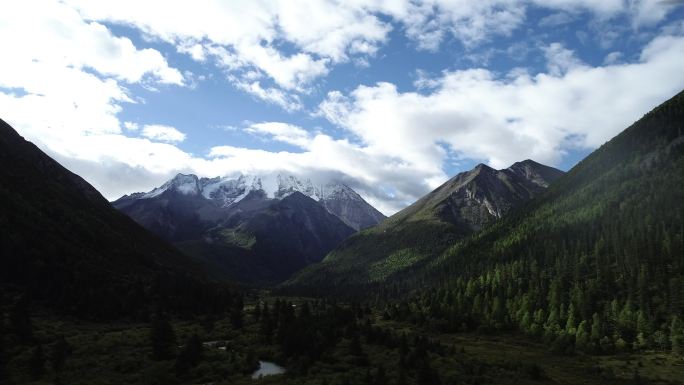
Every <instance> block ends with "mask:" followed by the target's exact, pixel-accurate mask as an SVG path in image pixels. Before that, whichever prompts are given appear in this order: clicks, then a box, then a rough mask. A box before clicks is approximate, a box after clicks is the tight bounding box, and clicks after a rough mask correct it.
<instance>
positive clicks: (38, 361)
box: [29, 345, 45, 379]
mask: <svg viewBox="0 0 684 385" xmlns="http://www.w3.org/2000/svg"><path fill="white" fill-rule="evenodd" d="M29 366H30V369H31V376H33V378H34V379H38V378H41V377H43V374H45V354H44V353H43V345H38V346H36V347H35V348H33V352H32V353H31V359H30V360H29Z"/></svg>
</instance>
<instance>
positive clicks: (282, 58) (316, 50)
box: [0, 0, 684, 214]
mask: <svg viewBox="0 0 684 385" xmlns="http://www.w3.org/2000/svg"><path fill="white" fill-rule="evenodd" d="M297 1H300V0H297ZM301 1H302V3H300V2H295V1H293V0H282V1H246V2H239V1H233V2H224V1H218V0H216V1H209V0H208V1H205V2H202V3H201V4H200V5H198V4H190V3H188V2H181V1H164V2H161V1H146V2H134V1H132V0H122V1H117V2H109V3H107V4H104V3H102V2H93V1H86V0H65V1H64V2H56V1H47V0H44V1H32V2H21V3H16V4H15V3H12V4H5V3H0V46H2V47H3V53H5V55H4V56H3V58H2V60H0V87H2V88H3V90H2V91H0V114H1V115H2V116H3V118H6V120H8V121H9V122H10V123H11V124H12V125H13V126H14V127H16V128H17V129H18V130H19V131H20V133H22V134H23V135H25V136H27V138H28V139H30V140H33V141H35V142H37V143H38V144H39V145H40V146H41V147H42V148H44V149H46V150H47V151H49V152H50V154H51V155H53V156H55V157H57V158H58V159H59V160H61V161H62V162H64V163H65V164H66V165H67V166H68V167H72V168H73V169H74V171H77V172H79V173H83V175H84V176H85V177H86V178H88V180H90V181H91V182H93V183H94V184H95V185H96V187H98V188H99V189H100V190H101V191H102V192H103V193H105V195H106V196H107V197H108V198H116V197H117V195H119V194H120V193H121V192H124V191H127V192H130V191H132V190H133V189H135V190H147V189H150V188H152V187H153V186H155V185H158V184H159V183H160V182H161V181H163V180H164V179H166V178H168V177H169V176H171V175H172V174H173V173H175V172H179V171H183V172H194V173H197V174H200V175H204V176H215V175H225V174H232V173H237V172H264V173H268V172H274V171H276V170H282V171H288V172H292V173H306V174H312V175H320V176H321V177H323V176H327V177H330V176H334V177H340V178H348V180H349V181H350V182H349V183H350V184H354V186H353V187H355V188H357V189H358V190H359V191H360V192H361V193H362V194H363V195H364V197H366V198H368V200H369V201H370V202H371V203H373V204H375V205H377V206H378V208H380V209H381V210H383V211H384V212H385V213H388V214H389V213H392V212H393V211H396V210H397V209H399V208H401V207H402V206H404V205H405V204H406V203H408V202H410V201H412V200H414V199H416V198H417V197H419V196H420V195H422V194H423V193H425V192H426V191H428V190H429V189H431V188H434V187H436V186H437V185H438V184H439V183H440V182H442V181H444V180H445V179H446V178H447V177H448V175H446V173H445V171H444V165H445V162H447V161H451V160H453V159H456V160H458V159H460V158H471V159H478V160H480V159H481V160H485V161H487V162H489V163H490V164H491V165H493V166H496V167H504V166H507V165H509V164H510V163H512V162H514V161H517V160H520V159H522V158H527V157H530V158H533V159H536V160H539V161H542V162H545V163H550V164H556V163H557V162H558V161H559V160H560V159H561V158H562V156H563V154H564V152H565V151H567V149H568V148H570V147H571V146H580V147H587V148H593V147H596V146H598V145H600V144H601V143H603V141H605V140H606V139H608V138H609V137H611V136H612V135H614V134H615V133H617V132H618V131H619V130H620V129H622V128H624V127H625V126H627V125H628V124H629V123H630V122H631V121H633V120H635V119H637V118H638V117H639V116H640V115H641V114H642V113H643V112H645V111H646V110H648V109H649V108H651V107H653V106H654V105H656V104H658V103H659V102H661V101H663V100H665V99H666V98H667V97H669V96H671V95H672V94H674V93H675V92H677V91H679V90H681V88H682V87H684V79H683V78H682V75H681V68H679V67H680V63H682V62H683V61H684V38H683V37H681V36H679V35H678V34H681V33H682V32H681V31H682V29H681V26H680V28H679V29H677V30H676V31H679V32H676V31H675V30H671V31H669V32H664V33H671V34H673V35H671V36H670V35H663V36H661V37H659V38H656V39H654V40H653V41H651V43H649V44H648V45H647V46H646V47H644V49H643V52H642V53H641V56H640V58H639V60H638V61H637V62H633V63H629V62H627V61H626V60H625V61H624V62H621V64H620V65H615V64H611V63H612V62H611V61H607V62H606V64H607V65H604V66H602V67H589V66H588V65H586V64H584V63H582V62H581V61H579V60H578V59H577V58H576V56H575V55H574V53H573V52H572V51H570V50H568V49H567V48H566V47H565V46H563V45H561V44H551V45H548V46H547V47H546V49H545V55H546V59H547V66H548V73H540V74H536V75H534V74H529V73H528V71H526V70H524V69H516V70H513V71H511V72H510V73H508V74H503V75H501V74H496V73H493V72H491V71H488V70H486V69H471V70H463V71H452V72H444V73H441V74H440V75H439V76H436V77H430V76H429V75H428V74H427V73H419V74H418V79H417V82H416V84H417V85H420V86H421V87H422V89H421V90H420V91H421V92H420V93H419V92H405V91H400V90H399V89H398V88H397V86H396V85H394V84H391V83H378V84H376V85H373V86H359V87H356V89H355V90H354V91H352V92H346V91H345V93H342V92H335V91H334V92H331V93H329V94H328V97H327V98H326V100H325V101H324V102H322V103H321V104H320V106H319V107H320V108H319V109H320V114H321V115H322V116H325V117H326V118H327V119H328V120H329V121H330V122H332V123H334V124H335V125H338V126H339V127H342V129H343V130H346V131H345V132H346V133H347V135H348V138H347V139H339V138H333V137H331V136H330V135H326V134H324V133H320V132H313V131H307V130H305V129H303V128H301V127H297V126H293V125H291V124H288V123H286V122H261V123H256V124H250V125H249V126H248V127H247V132H249V133H251V134H254V135H259V136H263V137H265V138H268V139H270V140H277V141H281V142H285V143H290V144H293V145H295V146H297V147H299V149H300V150H301V151H298V152H269V151H265V150H254V149H245V148H238V147H234V146H216V147H213V148H212V149H210V150H209V151H208V153H207V154H206V155H205V156H198V155H193V154H190V153H188V152H186V151H183V150H181V149H180V148H179V147H178V146H177V145H176V144H177V142H180V141H182V140H183V139H184V138H185V135H184V134H183V133H182V132H180V131H178V130H176V129H175V128H173V127H168V126H158V125H147V126H142V127H141V126H139V125H138V124H136V123H134V122H124V123H122V122H120V120H119V117H118V114H119V112H120V111H121V110H122V106H123V105H125V103H133V102H134V101H135V100H136V98H135V96H134V95H131V93H130V91H129V85H130V84H134V83H137V84H142V85H144V86H150V87H164V84H169V85H187V84H188V83H190V84H192V83H194V82H195V80H194V76H195V75H192V74H190V73H185V74H184V73H181V72H180V71H178V70H177V69H175V68H173V67H172V66H171V65H169V63H168V62H167V61H166V59H165V58H164V56H163V55H162V54H161V53H160V52H159V51H157V50H153V49H139V48H138V47H135V45H134V44H133V43H132V42H131V41H130V40H129V39H127V38H124V37H118V36H115V35H114V34H113V33H112V31H111V30H109V29H108V28H107V27H106V25H109V24H108V23H118V24H123V25H126V26H128V27H133V28H138V29H140V30H141V31H143V33H144V35H145V37H147V38H150V39H160V40H163V41H166V42H170V43H172V44H174V45H175V47H176V49H177V50H178V51H179V52H181V53H185V54H187V55H189V56H190V57H192V58H193V59H194V60H196V61H198V62H205V63H206V62H209V61H213V62H214V63H216V64H217V65H218V66H219V67H220V68H222V69H224V70H225V71H226V73H227V78H228V79H229V80H230V81H231V82H232V83H233V84H234V85H235V86H236V87H237V88H239V89H242V90H245V91H246V92H249V93H250V94H252V95H254V96H255V97H258V98H260V99H263V100H265V101H267V102H270V103H274V104H277V105H279V106H281V107H282V108H284V109H285V110H288V111H296V110H301V109H303V105H302V99H303V95H307V96H308V94H307V93H308V92H310V91H311V89H312V88H315V82H316V80H317V79H319V78H321V77H324V76H326V75H327V74H328V73H329V72H330V71H331V70H332V68H333V67H334V66H335V65H338V64H339V63H344V62H350V61H351V62H357V63H364V62H366V63H368V59H369V58H372V56H373V55H376V54H377V52H378V50H379V49H380V48H382V47H383V45H384V44H386V42H387V40H388V38H389V33H390V31H391V30H392V29H393V28H397V29H400V30H401V32H402V33H405V34H407V36H408V37H409V38H411V39H413V40H414V43H415V44H416V45H418V46H419V47H420V48H424V49H435V48H437V47H439V46H440V44H442V42H443V41H444V40H446V39H450V38H452V37H453V38H455V39H457V40H460V41H462V42H463V43H464V44H465V45H466V46H468V47H474V46H475V45H477V44H479V43H480V42H483V41H487V40H488V39H491V38H492V37H493V36H497V35H506V34H510V33H511V32H512V31H514V30H515V29H516V28H519V27H520V25H521V23H522V22H523V21H524V19H525V18H526V17H527V10H528V8H529V7H530V5H531V4H535V5H538V6H541V7H544V8H547V9H550V10H552V11H554V12H555V11H563V12H567V13H568V14H574V13H575V12H579V11H589V12H592V13H593V14H595V15H596V17H598V18H600V19H602V20H607V19H610V18H613V17H616V16H619V15H625V14H630V15H632V16H630V17H631V18H632V20H635V21H634V23H635V26H638V25H642V24H644V23H655V22H656V21H658V20H661V19H662V18H663V16H664V12H667V10H668V9H669V8H667V7H665V8H657V7H658V5H657V4H656V3H654V2H652V1H629V2H627V1H623V0H608V1H603V2H598V1H590V0H546V1H541V0H535V1H523V0H510V1H503V0H480V1H470V0H468V1H466V0H430V1H424V2H417V1H383V0H374V1H361V0H349V1H345V2H339V3H336V2H332V1H319V2H314V3H311V2H304V1H303V0H301ZM295 3H296V4H295ZM70 7H74V8H75V9H76V10H77V11H76V10H74V8H70ZM160 7H163V9H164V11H163V12H160V11H159V9H160ZM178 20H183V22H182V23H179V22H178ZM392 23H393V24H392ZM197 79H200V78H199V77H198V78H197ZM131 89H133V88H132V87H131ZM625 95H629V97H624V96H625ZM37 112H40V113H37ZM122 126H123V127H124V128H125V129H126V131H123V132H122V128H121V127H122ZM136 131H137V132H136ZM128 135H130V136H128ZM134 135H142V136H143V137H131V136H134ZM164 141H165V142H166V143H164ZM118 180H121V181H122V182H121V183H116V182H114V181H118Z"/></svg>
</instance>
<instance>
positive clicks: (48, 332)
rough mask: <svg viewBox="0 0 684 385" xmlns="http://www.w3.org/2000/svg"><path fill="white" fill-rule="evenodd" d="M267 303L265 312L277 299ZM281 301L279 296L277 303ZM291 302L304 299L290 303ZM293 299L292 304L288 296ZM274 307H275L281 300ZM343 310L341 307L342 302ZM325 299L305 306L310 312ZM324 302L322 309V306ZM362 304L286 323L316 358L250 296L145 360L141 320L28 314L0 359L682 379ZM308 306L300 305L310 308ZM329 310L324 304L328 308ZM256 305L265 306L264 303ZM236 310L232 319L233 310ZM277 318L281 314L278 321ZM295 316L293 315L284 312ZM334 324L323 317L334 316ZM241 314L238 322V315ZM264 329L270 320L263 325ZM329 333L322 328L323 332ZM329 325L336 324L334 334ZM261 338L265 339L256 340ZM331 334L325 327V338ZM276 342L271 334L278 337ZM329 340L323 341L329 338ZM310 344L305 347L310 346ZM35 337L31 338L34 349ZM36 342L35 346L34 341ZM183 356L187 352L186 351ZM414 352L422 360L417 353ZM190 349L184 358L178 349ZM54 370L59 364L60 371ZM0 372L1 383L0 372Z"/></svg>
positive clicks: (154, 377)
mask: <svg viewBox="0 0 684 385" xmlns="http://www.w3.org/2000/svg"><path fill="white" fill-rule="evenodd" d="M269 302H271V309H272V310H271V314H272V315H271V317H273V318H272V319H274V320H275V319H276V317H275V309H276V308H278V307H276V306H273V302H272V301H271V300H269ZM285 303H286V302H285V301H283V304H285ZM287 304H288V307H289V308H296V309H297V310H295V312H294V313H293V314H294V315H295V318H294V319H295V320H296V319H297V318H303V317H305V316H304V315H297V314H299V313H297V312H299V311H301V312H302V313H304V311H303V310H302V306H301V302H300V303H297V302H292V303H290V302H287ZM293 304H294V306H292V305H293ZM282 307H283V306H280V308H282ZM340 307H341V308H343V307H344V306H340ZM259 308H260V309H259V310H261V306H259ZM323 308H326V307H325V306H321V305H314V306H312V310H311V313H312V314H313V315H312V316H311V317H316V314H324V310H318V312H319V313H317V310H315V309H323ZM326 309H327V308H326ZM368 310H369V309H365V310H363V309H356V311H357V313H345V312H341V313H336V314H342V315H344V314H352V315H354V314H361V315H356V316H354V317H353V318H352V319H351V320H350V321H348V324H346V326H344V327H340V325H341V324H336V325H335V327H333V328H331V329H326V328H325V327H324V326H321V327H319V326H316V325H321V323H320V322H319V321H320V319H324V318H315V319H312V321H311V322H310V323H306V322H304V323H302V324H301V325H308V326H307V327H310V329H305V330H302V329H297V328H294V327H293V328H292V329H287V330H292V332H291V333H290V335H289V336H290V337H294V336H296V338H308V337H307V336H315V337H316V338H320V340H321V341H329V343H323V342H321V343H320V344H318V345H317V344H313V343H312V342H311V341H309V340H307V341H302V345H303V346H312V347H314V348H318V346H319V345H320V346H324V347H323V348H321V349H320V352H321V354H320V355H318V356H316V357H313V358H312V357H311V356H309V355H307V352H299V351H297V352H296V353H292V354H289V353H287V354H286V353H285V349H292V348H293V347H292V346H293V344H294V346H295V347H294V348H295V349H296V348H297V346H296V345H297V344H298V342H299V341H297V340H294V341H290V342H289V345H288V342H282V341H283V339H285V340H287V337H288V336H286V335H284V334H285V333H284V332H283V331H282V330H280V331H279V330H273V333H272V334H269V332H268V331H266V332H265V331H264V330H265V326H264V325H266V323H264V321H263V316H261V315H260V316H257V315H256V314H257V313H258V312H255V306H254V304H253V303H252V304H248V305H247V306H246V307H245V312H244V315H243V317H242V322H243V325H242V327H236V326H235V324H236V320H235V319H236V317H232V319H231V316H229V315H227V316H225V317H221V318H217V319H212V318H211V317H204V318H201V319H197V320H194V321H172V322H171V325H172V327H173V331H174V334H175V339H174V342H173V345H174V347H175V349H174V350H175V353H174V356H173V357H169V358H168V359H158V360H152V354H153V353H152V347H151V342H150V335H151V326H150V324H149V323H121V324H102V323H94V322H83V321H75V320H64V319H57V318H54V317H48V316H44V317H34V318H33V319H32V323H33V337H32V342H30V343H20V342H18V341H17V340H16V339H15V337H13V336H12V334H7V335H6V338H5V358H6V360H5V361H6V364H5V365H4V366H5V368H4V371H5V379H6V383H8V384H60V383H61V384H84V385H85V384H88V385H95V384H124V383H125V384H181V383H183V384H185V383H187V384H209V383H211V384H238V385H239V384H256V383H258V384H293V385H295V384H296V385H305V384H311V385H314V384H315V385H323V384H329V385H345V384H377V385H387V384H414V383H417V384H439V383H441V384H444V385H447V384H568V385H570V384H578V385H579V384H597V385H598V384H637V383H644V384H682V383H683V382H682V381H684V358H682V357H679V358H677V357H675V356H673V355H670V354H664V353H658V352H645V353H639V354H629V355H611V356H589V355H583V354H575V355H553V354H550V353H549V350H548V349H547V347H545V346H544V345H543V344H541V343H538V342H533V341H531V340H530V339H528V338H527V337H525V336H522V335H516V334H503V335H476V334H463V333H458V334H447V333H436V332H434V331H430V330H423V329H420V328H418V327H416V326H414V325H411V324H404V323H398V322H395V321H386V320H383V319H382V318H381V317H380V316H379V315H378V314H376V313H375V312H372V311H371V312H368ZM307 311H308V306H307ZM325 311H328V310H325ZM262 314H263V313H262ZM237 318H238V319H239V318H240V317H237ZM280 322H284V321H280ZM292 322H294V321H292ZM331 322H332V321H331ZM237 323H238V324H239V321H238V322H237ZM266 328H267V327H266ZM331 332H332V333H333V334H330V333H331ZM335 333H336V334H335ZM193 335H197V336H198V337H199V339H200V341H202V343H203V344H202V345H203V348H202V349H201V357H200V358H199V360H198V361H197V362H192V360H190V363H189V364H188V363H185V365H180V364H179V362H181V361H182V360H181V359H180V358H178V357H180V356H183V354H185V353H182V352H185V351H186V350H187V349H184V345H185V343H186V342H185V341H189V340H190V337H191V336H193ZM265 335H272V337H269V338H270V339H271V342H268V341H267V340H266V339H265ZM326 335H328V336H333V337H330V338H328V337H325V336H326ZM62 336H63V337H64V341H66V342H67V345H68V347H69V348H68V349H67V351H68V353H67V354H64V357H65V359H64V365H63V366H62V367H61V368H59V369H57V370H56V369H55V365H54V361H55V350H56V348H55V346H57V341H59V340H60V339H61V337H62ZM278 341H280V342H278ZM330 341H331V342H330ZM307 344H310V345H307ZM38 346H40V348H38ZM38 350H40V351H38ZM184 357H185V356H184ZM421 357H422V358H421ZM186 358H187V357H186ZM258 360H266V361H270V362H275V363H278V364H279V365H282V366H284V367H285V368H286V370H287V371H286V373H285V374H282V375H278V376H269V377H264V378H262V379H252V378H251V374H252V373H253V372H254V371H255V370H256V369H257V368H258ZM58 372H59V373H58ZM0 382H2V381H0Z"/></svg>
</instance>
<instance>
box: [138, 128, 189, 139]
mask: <svg viewBox="0 0 684 385" xmlns="http://www.w3.org/2000/svg"><path fill="white" fill-rule="evenodd" d="M142 136H144V137H146V138H148V139H152V140H158V141H161V142H169V143H178V142H182V141H184V140H185V137H186V135H185V134H184V133H182V132H180V131H178V129H176V128H175V127H171V126H165V125H162V124H148V125H145V126H144V127H143V129H142Z"/></svg>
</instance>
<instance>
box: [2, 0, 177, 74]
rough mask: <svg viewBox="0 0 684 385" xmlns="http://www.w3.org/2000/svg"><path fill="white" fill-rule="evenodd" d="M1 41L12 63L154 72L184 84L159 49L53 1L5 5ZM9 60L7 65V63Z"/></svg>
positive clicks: (133, 72) (117, 72) (103, 71)
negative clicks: (144, 45) (144, 46)
mask: <svg viewBox="0 0 684 385" xmlns="http://www.w3.org/2000/svg"><path fill="white" fill-rule="evenodd" d="M0 19H1V20H2V22H0V46H2V47H3V51H4V52H7V53H9V52H11V54H10V55H4V56H3V61H9V62H10V63H11V64H13V65H22V64H25V63H28V62H31V61H33V62H40V63H49V64H51V65H55V66H62V67H73V68H77V69H93V70H95V71H97V72H98V73H99V74H102V75H105V76H111V77H114V78H116V79H119V80H122V81H125V82H128V83H135V82H140V81H141V80H143V78H144V77H145V76H150V77H151V78H152V80H154V81H157V82H160V83H167V84H177V85H181V84H183V76H182V75H181V73H180V72H179V71H178V70H177V69H175V68H171V67H169V65H168V63H167V62H166V60H165V59H164V57H163V56H162V55H161V54H160V53H159V51H157V50H154V49H142V50H139V49H137V48H136V47H135V46H134V45H133V43H132V42H131V41H130V40H129V39H128V38H122V37H116V36H114V35H112V33H111V32H110V31H109V30H108V29H107V28H106V27H105V26H104V25H102V24H99V23H97V22H87V21H85V20H83V19H82V18H81V17H80V15H79V14H78V13H77V12H76V11H75V10H73V9H71V8H69V7H67V6H64V5H63V4H60V3H57V2H52V1H31V0H28V1H22V2H21V3H5V2H3V3H2V4H1V5H0ZM5 65H7V64H5Z"/></svg>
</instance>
